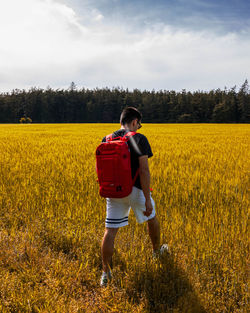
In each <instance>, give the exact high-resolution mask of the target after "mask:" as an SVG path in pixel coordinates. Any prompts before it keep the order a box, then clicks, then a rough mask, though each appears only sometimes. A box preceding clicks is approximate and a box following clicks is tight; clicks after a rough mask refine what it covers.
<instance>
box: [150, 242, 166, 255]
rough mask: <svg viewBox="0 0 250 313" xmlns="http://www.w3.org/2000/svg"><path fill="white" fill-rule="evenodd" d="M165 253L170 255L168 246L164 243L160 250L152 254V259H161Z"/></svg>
mask: <svg viewBox="0 0 250 313" xmlns="http://www.w3.org/2000/svg"><path fill="white" fill-rule="evenodd" d="M166 253H170V250H169V246H168V245H167V244H166V243H164V244H163V245H162V246H161V247H160V250H158V251H154V252H153V258H158V257H161V256H163V255H164V254H166Z"/></svg>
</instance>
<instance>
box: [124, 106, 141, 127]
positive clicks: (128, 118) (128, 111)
mask: <svg viewBox="0 0 250 313" xmlns="http://www.w3.org/2000/svg"><path fill="white" fill-rule="evenodd" d="M134 119H138V121H139V122H140V121H141V119H142V114H141V112H140V111H139V110H137V109H136V108H134V107H126V108H125V109H124V110H123V111H122V113H121V117H120V123H121V124H122V125H125V124H129V123H131V122H132V121H133V120H134Z"/></svg>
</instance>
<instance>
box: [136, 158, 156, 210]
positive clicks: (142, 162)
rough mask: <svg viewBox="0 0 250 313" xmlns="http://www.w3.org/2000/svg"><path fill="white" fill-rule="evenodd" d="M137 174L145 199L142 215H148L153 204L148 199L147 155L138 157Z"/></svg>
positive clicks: (148, 174)
mask: <svg viewBox="0 0 250 313" xmlns="http://www.w3.org/2000/svg"><path fill="white" fill-rule="evenodd" d="M139 175H140V182H141V187H142V191H143V194H144V196H145V199H146V201H145V206H146V211H145V212H144V215H146V216H149V215H150V214H151V213H152V210H153V206H152V203H151V199H150V172H149V166H148V156H147V155H143V156H141V157H139Z"/></svg>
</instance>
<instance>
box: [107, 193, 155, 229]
mask: <svg viewBox="0 0 250 313" xmlns="http://www.w3.org/2000/svg"><path fill="white" fill-rule="evenodd" d="M150 198H151V202H152V205H153V211H152V213H151V215H150V216H145V215H144V214H143V212H145V211H146V207H145V197H144V194H143V191H142V190H141V189H139V188H136V187H133V189H132V192H131V194H130V195H128V196H127V197H125V198H117V199H116V198H107V199H106V201H107V214H106V221H105V227H107V228H119V227H123V226H126V225H128V216H129V212H130V209H131V208H132V210H133V212H134V214H135V217H136V220H137V222H138V223H143V222H145V221H148V220H150V219H152V218H154V217H155V203H154V200H153V199H152V197H151V196H150Z"/></svg>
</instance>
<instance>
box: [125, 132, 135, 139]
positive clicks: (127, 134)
mask: <svg viewBox="0 0 250 313" xmlns="http://www.w3.org/2000/svg"><path fill="white" fill-rule="evenodd" d="M135 134H136V132H128V133H126V134H125V135H124V136H123V137H122V139H123V140H124V141H128V140H129V138H130V137H132V136H134V135H135Z"/></svg>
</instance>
